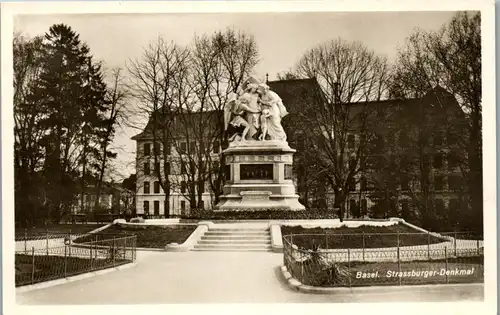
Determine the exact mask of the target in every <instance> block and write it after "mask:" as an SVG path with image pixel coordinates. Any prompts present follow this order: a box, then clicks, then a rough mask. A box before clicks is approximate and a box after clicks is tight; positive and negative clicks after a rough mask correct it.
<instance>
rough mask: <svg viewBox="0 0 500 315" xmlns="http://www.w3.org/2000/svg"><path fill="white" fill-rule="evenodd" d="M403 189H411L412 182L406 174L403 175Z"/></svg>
mask: <svg viewBox="0 0 500 315" xmlns="http://www.w3.org/2000/svg"><path fill="white" fill-rule="evenodd" d="M401 190H403V191H408V190H410V182H409V180H408V178H407V177H406V176H402V177H401Z"/></svg>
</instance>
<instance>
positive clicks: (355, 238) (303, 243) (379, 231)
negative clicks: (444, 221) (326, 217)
mask: <svg viewBox="0 0 500 315" xmlns="http://www.w3.org/2000/svg"><path fill="white" fill-rule="evenodd" d="M363 233H364V235H363ZM398 233H399V236H398ZM281 234H282V235H283V236H284V237H286V235H290V234H293V236H292V238H291V239H292V243H293V244H295V245H297V246H298V247H299V248H305V249H313V248H315V247H316V246H319V247H320V248H323V249H325V248H329V249H333V248H385V247H396V246H398V242H399V246H413V245H427V244H428V243H430V244H435V243H440V242H444V241H446V240H444V239H441V238H438V237H434V236H432V235H429V234H427V233H421V232H418V231H415V230H414V229H412V228H410V227H408V226H406V225H403V224H395V225H390V226H371V225H361V226H359V227H356V228H353V227H347V226H341V227H338V228H320V227H315V228H304V227H302V226H282V227H281ZM398 238H399V240H398ZM288 239H289V238H288Z"/></svg>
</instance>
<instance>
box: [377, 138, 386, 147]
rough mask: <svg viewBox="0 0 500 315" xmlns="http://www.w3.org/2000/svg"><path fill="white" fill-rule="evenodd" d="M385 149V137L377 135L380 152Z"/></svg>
mask: <svg viewBox="0 0 500 315" xmlns="http://www.w3.org/2000/svg"><path fill="white" fill-rule="evenodd" d="M384 147H385V141H384V136H382V135H377V149H378V150H383V149H384Z"/></svg>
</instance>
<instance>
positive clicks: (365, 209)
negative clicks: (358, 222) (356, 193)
mask: <svg viewBox="0 0 500 315" xmlns="http://www.w3.org/2000/svg"><path fill="white" fill-rule="evenodd" d="M367 213H368V203H367V201H366V199H361V215H366V214H367Z"/></svg>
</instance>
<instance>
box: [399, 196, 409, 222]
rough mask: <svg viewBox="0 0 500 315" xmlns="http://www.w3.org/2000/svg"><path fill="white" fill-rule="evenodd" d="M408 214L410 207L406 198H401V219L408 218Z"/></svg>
mask: <svg viewBox="0 0 500 315" xmlns="http://www.w3.org/2000/svg"><path fill="white" fill-rule="evenodd" d="M409 215H410V207H409V205H408V200H402V201H401V216H402V217H403V219H408V216H409Z"/></svg>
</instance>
